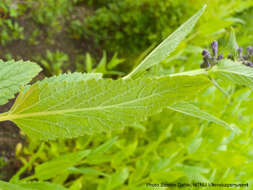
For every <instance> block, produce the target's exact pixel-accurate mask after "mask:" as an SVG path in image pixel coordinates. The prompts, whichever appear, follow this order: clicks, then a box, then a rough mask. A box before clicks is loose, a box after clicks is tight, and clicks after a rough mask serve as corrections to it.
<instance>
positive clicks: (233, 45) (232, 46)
mask: <svg viewBox="0 0 253 190" xmlns="http://www.w3.org/2000/svg"><path fill="white" fill-rule="evenodd" d="M238 48H239V46H238V44H237V41H236V36H235V31H234V29H233V28H231V31H230V36H229V40H228V49H229V50H230V52H232V56H233V57H236V56H237V50H238Z"/></svg>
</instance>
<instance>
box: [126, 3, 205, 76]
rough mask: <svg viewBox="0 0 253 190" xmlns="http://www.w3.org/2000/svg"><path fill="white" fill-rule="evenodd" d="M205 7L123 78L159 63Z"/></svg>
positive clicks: (182, 37)
mask: <svg viewBox="0 0 253 190" xmlns="http://www.w3.org/2000/svg"><path fill="white" fill-rule="evenodd" d="M205 9H206V5H204V6H203V8H202V9H200V10H199V11H198V12H197V13H196V14H195V15H193V16H192V17H191V18H190V19H189V20H187V21H186V22H185V23H184V24H183V25H181V26H180V27H179V28H178V29H177V30H176V31H175V32H173V33H172V34H171V35H170V36H169V37H168V38H166V39H165V40H164V41H163V42H162V43H161V44H160V45H158V46H157V47H156V48H155V49H154V50H153V51H152V52H151V53H150V54H149V55H148V56H147V57H146V58H145V59H144V60H143V61H142V62H141V63H140V64H139V65H138V66H137V67H136V68H135V69H134V70H133V71H132V72H131V73H129V74H128V75H127V76H126V77H125V78H137V77H138V76H139V75H140V74H142V73H143V72H145V70H147V69H148V68H150V67H152V66H154V65H156V64H158V63H160V62H161V61H162V60H164V59H165V58H166V57H167V56H169V55H170V53H171V52H172V51H174V50H175V49H176V47H177V46H178V44H179V43H180V42H181V41H182V40H184V38H185V37H186V36H187V35H188V34H189V33H190V32H191V31H192V29H193V27H194V26H195V24H196V22H197V21H198V19H199V18H200V16H201V15H202V13H203V12H204V10H205Z"/></svg>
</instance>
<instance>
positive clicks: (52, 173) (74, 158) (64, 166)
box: [35, 150, 90, 180]
mask: <svg viewBox="0 0 253 190" xmlns="http://www.w3.org/2000/svg"><path fill="white" fill-rule="evenodd" d="M89 153H90V150H84V151H79V152H74V153H69V154H66V155H63V156H60V157H58V158H56V159H54V160H52V161H48V162H44V163H43V164H41V165H38V166H37V167H36V168H35V177H36V178H38V179H40V180H47V179H50V178H53V177H56V176H57V175H59V174H62V173H64V172H66V171H67V170H68V168H70V167H72V166H74V165H76V164H77V163H78V162H79V161H80V160H82V159H83V158H84V157H85V156H87V155H88V154H89Z"/></svg>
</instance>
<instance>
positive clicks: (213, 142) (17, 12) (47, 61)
mask: <svg viewBox="0 0 253 190" xmlns="http://www.w3.org/2000/svg"><path fill="white" fill-rule="evenodd" d="M204 3H207V4H208V9H207V10H206V12H205V13H204V15H203V16H202V18H201V19H200V21H199V22H198V24H197V27H195V29H194V32H192V33H191V34H190V35H189V36H188V37H187V39H186V40H184V41H183V42H182V43H180V45H179V47H178V48H177V50H176V51H175V52H174V53H173V54H172V56H170V57H168V58H166V59H165V60H163V61H162V62H161V64H160V65H158V66H155V67H154V68H152V69H151V73H152V74H155V75H165V74H173V73H176V72H182V71H186V70H190V69H196V68H199V65H200V64H201V63H202V60H201V51H202V49H203V48H207V49H210V47H209V44H210V42H211V41H213V40H218V41H219V44H220V47H219V49H220V51H221V52H223V53H224V55H227V53H228V51H229V48H228V44H227V41H228V38H229V30H230V28H231V27H233V28H234V30H235V32H236V34H237V39H238V43H239V45H240V46H242V47H246V46H248V45H252V43H253V33H252V31H253V22H252V14H253V8H252V6H253V2H252V1H251V0H244V1H242V0H233V1H230V0H212V1H211V0H210V1H204V0H195V1H191V0H189V1H181V0H179V1H172V0H161V1H154V0H141V1H134V0H122V1H116V0H106V1H100V0H89V1H86V0H71V1H69V0H68V1H67V0H39V1H34V0H24V1H14V0H4V1H1V2H0V29H1V30H0V42H1V46H0V52H1V55H0V57H1V58H2V59H4V60H8V59H11V58H23V59H25V60H27V59H29V60H34V61H36V62H38V63H39V64H40V65H41V66H42V68H43V70H44V71H43V73H41V74H40V78H43V77H44V76H51V75H54V74H60V73H62V72H66V71H69V70H71V71H75V70H77V71H80V72H84V71H85V72H89V73H92V72H100V73H103V74H104V76H105V77H112V78H119V77H120V76H122V75H123V74H124V73H127V72H128V71H129V70H130V68H133V67H134V66H135V64H137V63H139V60H141V58H143V57H144V56H145V55H147V53H148V52H150V51H151V50H152V49H153V48H154V45H156V44H158V43H159V42H161V40H163V39H164V38H165V37H167V36H168V35H169V34H170V33H171V32H172V31H174V30H175V29H176V28H177V27H178V26H179V25H180V24H182V23H183V22H184V21H185V20H186V19H187V18H188V17H189V16H190V15H192V14H193V13H194V12H196V11H197V10H198V9H199V8H200V7H201V6H202V5H203V4H204ZM106 52H107V53H106ZM117 53H118V54H117ZM113 55H114V56H113ZM219 82H220V84H221V85H222V87H223V88H224V90H225V91H226V92H227V95H224V94H223V93H222V92H220V91H219V90H218V89H217V88H215V87H210V88H208V89H207V90H206V91H204V92H203V93H202V94H199V96H198V97H197V98H196V99H194V100H193V101H192V105H196V106H198V107H200V108H201V109H203V110H208V112H209V113H210V114H213V115H215V116H217V117H218V118H220V119H222V120H224V121H226V122H227V123H229V124H232V126H233V125H236V126H237V127H238V130H235V131H233V132H231V131H230V130H227V129H226V128H224V127H222V126H220V125H217V124H215V123H212V122H208V121H204V120H199V119H197V118H193V117H190V116H187V115H184V114H181V113H178V112H175V111H173V110H171V109H167V110H164V111H163V112H162V113H159V114H156V115H155V116H152V117H150V118H149V119H148V120H147V121H145V122H141V123H138V124H136V125H133V126H128V127H126V128H124V129H122V130H120V131H113V132H104V133H102V134H101V135H85V136H83V137H79V138H75V139H72V140H55V141H49V142H46V143H41V142H39V141H37V140H34V139H33V138H30V137H26V144H22V143H21V142H20V143H18V144H17V145H16V150H15V157H16V159H18V160H20V162H21V163H22V165H23V166H24V167H23V168H22V169H21V171H22V172H19V173H16V176H15V174H12V181H14V182H15V181H17V179H18V177H19V175H20V174H21V173H22V175H21V177H22V178H23V181H22V184H21V185H22V186H23V187H24V188H25V187H28V188H32V187H34V188H35V189H36V188H38V186H37V185H38V184H36V183H40V186H41V187H43V186H42V185H44V187H43V188H44V189H50V188H51V189H56V186H54V187H49V186H50V184H47V182H41V181H43V180H49V181H51V182H53V183H54V184H58V186H57V188H58V189H64V188H63V186H64V187H66V188H67V189H71V190H76V189H77V190H78V189H101V190H102V189H131V190H132V189H143V188H144V187H145V184H146V183H161V182H163V181H164V182H167V183H169V182H181V183H183V182H192V181H206V182H208V181H210V182H215V183H232V182H234V183H246V182H248V183H249V184H250V185H251V184H252V183H253V181H252V180H253V178H252V169H253V168H252V167H253V164H252V163H253V162H252V161H253V160H252V159H253V151H252V150H253V147H252V122H253V118H252V114H251V112H252V100H253V95H252V91H251V90H250V89H248V88H246V87H242V86H236V85H230V84H228V83H227V82H226V81H223V82H221V81H219ZM220 110H222V111H220ZM88 152H91V154H88ZM87 155H88V156H87ZM62 156H63V157H62ZM1 157H2V161H1V162H0V163H1V164H0V166H2V168H1V172H0V173H1V178H2V179H6V174H5V173H6V169H5V166H6V164H8V159H9V158H8V156H6V155H5V154H4V153H3V152H1ZM54 163H59V164H58V165H56V164H54ZM15 172H16V171H15ZM33 179H37V180H39V182H33V183H31V182H27V181H29V180H33ZM14 188H15V187H13V189H14ZM43 188H42V189H43Z"/></svg>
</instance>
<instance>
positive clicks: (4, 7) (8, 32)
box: [0, 0, 24, 45]
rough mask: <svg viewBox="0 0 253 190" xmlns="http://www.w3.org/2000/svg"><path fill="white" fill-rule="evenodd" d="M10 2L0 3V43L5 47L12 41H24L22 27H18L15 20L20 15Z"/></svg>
mask: <svg viewBox="0 0 253 190" xmlns="http://www.w3.org/2000/svg"><path fill="white" fill-rule="evenodd" d="M16 6H17V5H16V4H13V2H12V1H9V0H5V1H1V2H0V28H1V32H0V43H1V44H2V45H5V44H6V43H8V42H10V41H12V40H18V39H24V35H23V27H21V26H19V24H18V22H17V21H16V18H17V17H18V16H19V15H20V14H21V13H20V12H19V11H18V10H16V9H17V8H18V7H16Z"/></svg>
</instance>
